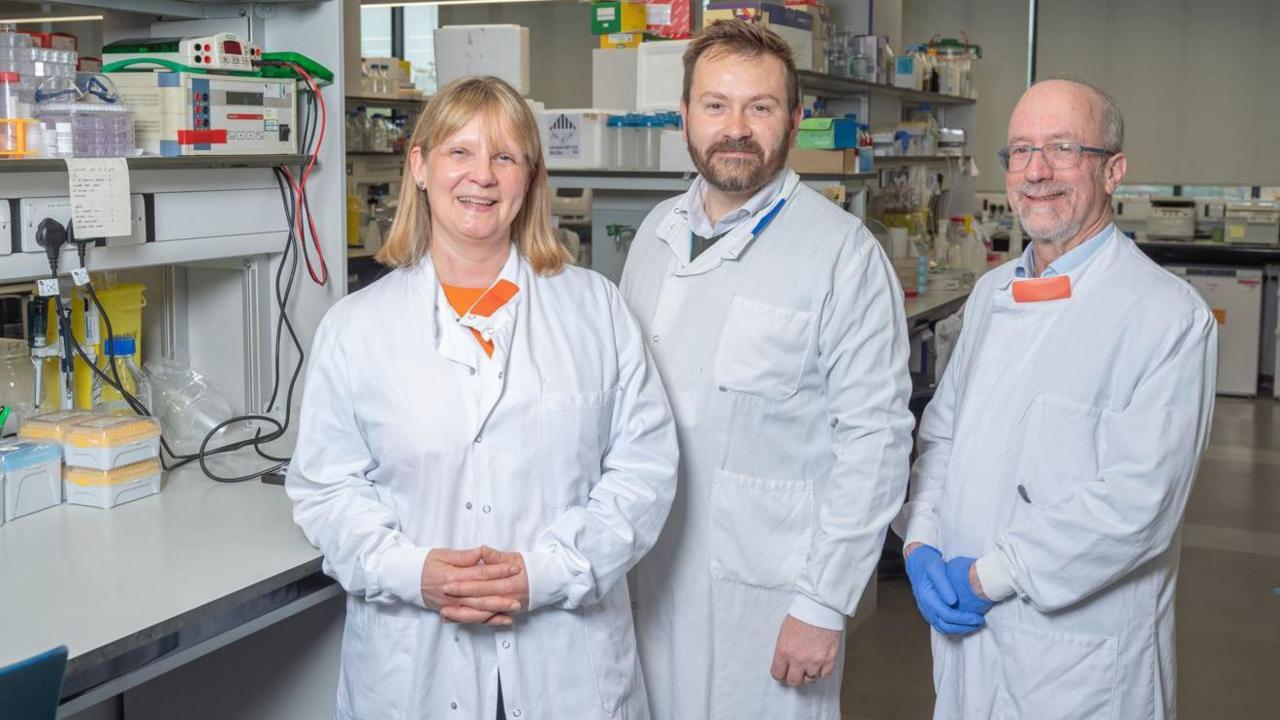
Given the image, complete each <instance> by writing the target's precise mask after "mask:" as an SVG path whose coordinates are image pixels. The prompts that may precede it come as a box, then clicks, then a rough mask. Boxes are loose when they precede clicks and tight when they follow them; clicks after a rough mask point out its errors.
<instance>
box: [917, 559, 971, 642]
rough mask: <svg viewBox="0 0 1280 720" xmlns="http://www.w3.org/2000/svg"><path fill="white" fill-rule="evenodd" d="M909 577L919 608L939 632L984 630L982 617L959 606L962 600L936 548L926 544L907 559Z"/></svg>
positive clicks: (947, 633)
mask: <svg viewBox="0 0 1280 720" xmlns="http://www.w3.org/2000/svg"><path fill="white" fill-rule="evenodd" d="M907 577H909V578H910V579H911V593H912V594H913V595H915V596H916V607H918V608H920V614H921V615H923V616H924V619H925V620H927V621H928V622H929V624H930V625H932V626H933V628H934V629H935V630H937V631H938V632H940V633H943V634H945V635H964V634H966V633H971V632H973V631H974V630H977V629H978V628H980V627H982V625H983V623H985V622H986V621H985V620H984V619H983V617H982V616H981V615H979V614H978V613H975V612H971V611H968V610H962V609H960V608H958V607H957V604H958V603H959V598H958V597H957V596H956V592H955V590H954V589H953V588H952V587H951V582H950V581H949V580H948V579H947V564H946V563H945V562H943V561H942V553H940V552H938V549H937V548H935V547H933V546H932V545H922V546H920V547H918V548H916V549H915V550H914V551H912V553H911V555H909V556H908V557H907Z"/></svg>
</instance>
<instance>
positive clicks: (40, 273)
mask: <svg viewBox="0 0 1280 720" xmlns="http://www.w3.org/2000/svg"><path fill="white" fill-rule="evenodd" d="M284 241H285V234H284V233H283V232H274V233H271V232H268V233H259V234H255V235H236V236H229V237H222V238H217V239H216V241H211V240H210V239H208V238H195V239H191V240H169V241H166V242H148V243H142V244H141V245H117V246H107V247H92V248H89V254H88V266H89V270H90V271H91V272H98V271H100V270H121V269H125V268H137V267H149V266H156V265H185V264H190V263H197V262H204V261H208V260H225V259H228V258H238V257H246V256H250V255H270V254H273V253H278V252H280V251H281V250H282V249H283V248H284ZM59 266H60V267H62V268H68V269H69V268H73V267H79V261H78V260H77V259H76V253H75V250H74V249H72V248H65V249H63V251H62V255H61V256H60V258H59ZM63 272H64V273H65V272H67V270H65V269H64V270H63ZM48 275H49V261H48V259H46V258H45V255H44V253H14V254H12V255H4V256H0V282H6V283H7V282H20V281H24V280H33V279H35V278H40V277H48Z"/></svg>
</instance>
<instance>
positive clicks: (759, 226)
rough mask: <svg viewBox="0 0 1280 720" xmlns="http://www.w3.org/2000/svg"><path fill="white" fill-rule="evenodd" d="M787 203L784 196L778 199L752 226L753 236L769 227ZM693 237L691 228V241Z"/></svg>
mask: <svg viewBox="0 0 1280 720" xmlns="http://www.w3.org/2000/svg"><path fill="white" fill-rule="evenodd" d="M786 204H787V199H786V198H782V199H781V200H779V201H778V203H777V204H776V205H774V206H773V207H772V208H770V209H769V212H767V213H765V214H764V217H762V218H760V220H759V221H758V222H756V226H755V227H753V228H751V238H752V239H755V238H757V237H759V236H760V233H762V232H764V229H765V228H767V227H769V223H771V222H773V219H774V218H775V217H777V216H778V212H779V211H781V210H782V206H783V205H786ZM693 238H694V234H693V231H692V230H690V231H689V240H690V242H692V241H693Z"/></svg>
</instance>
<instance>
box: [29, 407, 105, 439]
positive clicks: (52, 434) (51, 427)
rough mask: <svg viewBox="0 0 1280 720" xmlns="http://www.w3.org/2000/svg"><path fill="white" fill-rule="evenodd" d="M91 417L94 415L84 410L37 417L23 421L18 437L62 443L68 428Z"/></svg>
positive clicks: (65, 411)
mask: <svg viewBox="0 0 1280 720" xmlns="http://www.w3.org/2000/svg"><path fill="white" fill-rule="evenodd" d="M91 417H93V413H88V412H84V411H82V410H63V411H61V412H52V413H45V414H44V415H37V416H35V417H32V418H27V419H26V420H23V421H22V427H21V428H20V429H19V430H18V437H20V438H22V439H23V440H51V441H53V442H56V443H61V442H62V440H63V438H65V437H66V434H67V428H69V427H71V426H72V425H75V424H76V423H78V422H81V421H83V420H88V419H89V418H91Z"/></svg>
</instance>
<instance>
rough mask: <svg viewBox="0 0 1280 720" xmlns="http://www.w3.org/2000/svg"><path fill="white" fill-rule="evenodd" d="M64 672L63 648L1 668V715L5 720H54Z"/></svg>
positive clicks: (64, 648)
mask: <svg viewBox="0 0 1280 720" xmlns="http://www.w3.org/2000/svg"><path fill="white" fill-rule="evenodd" d="M66 671H67V648H66V647H57V648H54V649H52V650H50V651H48V652H43V653H40V654H39V655H36V656H35V657H33V658H29V659H27V660H23V661H21V662H16V663H14V664H12V665H10V666H8V667H2V668H0V708H3V712H2V713H0V715H3V716H4V718H5V720H55V719H56V718H57V717H58V699H59V698H60V697H61V696H62V676H63V674H65V673H66Z"/></svg>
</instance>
